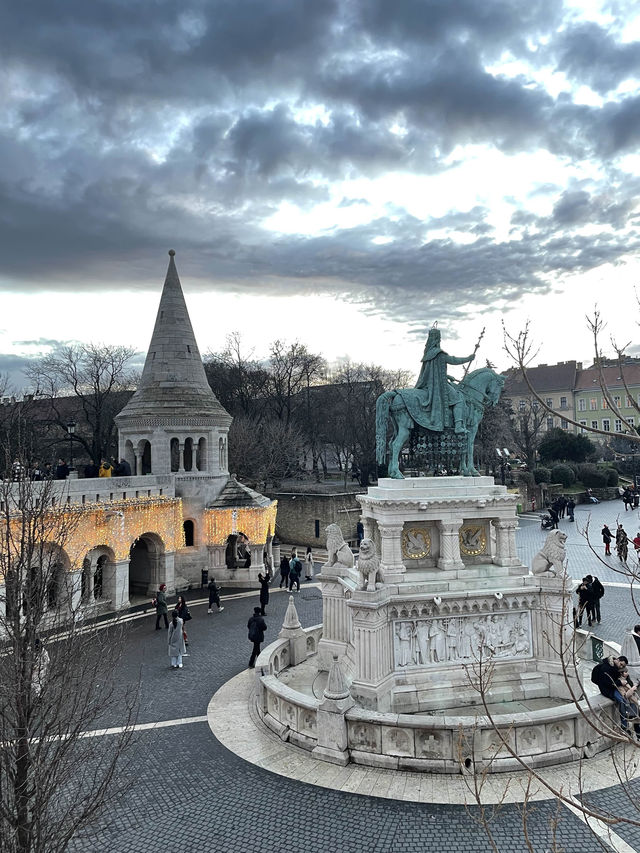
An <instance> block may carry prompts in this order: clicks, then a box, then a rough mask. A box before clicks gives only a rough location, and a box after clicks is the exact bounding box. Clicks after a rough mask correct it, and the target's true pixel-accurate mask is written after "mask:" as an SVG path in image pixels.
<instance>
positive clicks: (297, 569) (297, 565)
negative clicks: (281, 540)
mask: <svg viewBox="0 0 640 853" xmlns="http://www.w3.org/2000/svg"><path fill="white" fill-rule="evenodd" d="M301 573H302V563H301V562H300V560H299V559H298V555H297V553H296V551H295V549H294V550H293V551H292V552H291V559H290V560H289V592H293V585H294V584H295V585H296V592H300V575H301Z"/></svg>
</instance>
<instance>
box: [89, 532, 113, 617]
mask: <svg viewBox="0 0 640 853" xmlns="http://www.w3.org/2000/svg"><path fill="white" fill-rule="evenodd" d="M114 562H115V554H114V552H113V551H112V550H111V548H109V547H108V546H107V545H99V546H98V547H96V548H92V549H91V551H89V553H88V554H87V556H86V557H85V558H84V560H83V563H82V575H81V578H80V590H81V600H82V602H83V603H86V604H89V603H90V602H92V601H99V600H100V599H101V598H102V597H103V595H104V592H105V582H106V575H107V566H108V565H109V564H110V563H114Z"/></svg>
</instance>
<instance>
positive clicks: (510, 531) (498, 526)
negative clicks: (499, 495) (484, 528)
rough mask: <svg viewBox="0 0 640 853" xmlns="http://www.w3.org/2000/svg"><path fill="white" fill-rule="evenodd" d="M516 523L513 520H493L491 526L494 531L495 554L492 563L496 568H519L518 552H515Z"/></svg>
mask: <svg viewBox="0 0 640 853" xmlns="http://www.w3.org/2000/svg"><path fill="white" fill-rule="evenodd" d="M517 525H518V522H517V520H516V519H515V518H494V519H493V526H494V528H495V531H496V553H495V556H494V557H493V562H494V563H495V564H496V565H497V566H519V565H520V560H519V559H518V552H517V550H516V527H517Z"/></svg>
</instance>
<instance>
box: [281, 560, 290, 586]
mask: <svg viewBox="0 0 640 853" xmlns="http://www.w3.org/2000/svg"><path fill="white" fill-rule="evenodd" d="M288 586H289V558H288V557H287V555H286V554H283V556H282V559H281V560H280V589H282V587H284V588H285V589H286V588H287V587H288Z"/></svg>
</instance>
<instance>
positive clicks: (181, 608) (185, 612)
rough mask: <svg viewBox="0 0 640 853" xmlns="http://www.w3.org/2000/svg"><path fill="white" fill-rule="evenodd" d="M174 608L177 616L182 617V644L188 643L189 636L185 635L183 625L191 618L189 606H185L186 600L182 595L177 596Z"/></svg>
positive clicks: (186, 644)
mask: <svg viewBox="0 0 640 853" xmlns="http://www.w3.org/2000/svg"><path fill="white" fill-rule="evenodd" d="M176 610H177V611H178V616H179V617H180V619H182V634H183V636H184V644H185V646H188V645H189V637H188V636H187V631H186V628H185V627H184V626H185V625H186V624H187V622H188V621H189V619H191V618H192V617H191V614H190V613H189V608H188V606H187V602H186V601H185V597H184V595H179V596H178V603H177V604H176Z"/></svg>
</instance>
